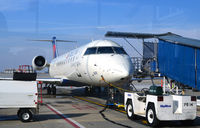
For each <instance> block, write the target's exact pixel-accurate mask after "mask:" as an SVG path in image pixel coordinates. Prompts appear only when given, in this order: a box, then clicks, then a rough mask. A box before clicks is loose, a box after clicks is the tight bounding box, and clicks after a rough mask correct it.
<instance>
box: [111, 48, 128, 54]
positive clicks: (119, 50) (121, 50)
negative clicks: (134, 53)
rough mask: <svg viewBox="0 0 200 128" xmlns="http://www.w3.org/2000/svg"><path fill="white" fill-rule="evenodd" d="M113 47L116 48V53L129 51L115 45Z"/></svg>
mask: <svg viewBox="0 0 200 128" xmlns="http://www.w3.org/2000/svg"><path fill="white" fill-rule="evenodd" d="M113 48H114V50H115V52H116V54H127V53H126V52H125V51H124V49H123V48H121V47H113Z"/></svg>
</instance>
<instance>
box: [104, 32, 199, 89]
mask: <svg viewBox="0 0 200 128" xmlns="http://www.w3.org/2000/svg"><path fill="white" fill-rule="evenodd" d="M105 36H106V37H118V38H125V39H126V38H135V39H142V40H143V45H144V39H149V38H156V39H158V43H157V56H156V58H153V60H155V61H151V62H150V63H154V64H153V66H154V69H155V68H156V69H158V72H160V73H161V74H162V75H163V76H166V77H168V78H170V79H172V80H174V81H176V82H177V83H179V84H181V85H187V86H189V87H192V88H194V89H196V90H200V86H199V85H200V40H196V39H191V38H186V37H182V36H180V35H177V34H173V33H171V32H168V33H163V34H148V33H127V32H107V33H106V35H105ZM142 66H144V64H142ZM151 72H152V70H151ZM153 72H156V70H155V71H153Z"/></svg>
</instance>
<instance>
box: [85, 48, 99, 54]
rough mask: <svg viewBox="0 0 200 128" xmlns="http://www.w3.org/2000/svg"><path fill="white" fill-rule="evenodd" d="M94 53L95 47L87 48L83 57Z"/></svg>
mask: <svg viewBox="0 0 200 128" xmlns="http://www.w3.org/2000/svg"><path fill="white" fill-rule="evenodd" d="M96 51H97V48H96V47H92V48H88V49H87V50H86V52H85V54H84V55H90V54H96Z"/></svg>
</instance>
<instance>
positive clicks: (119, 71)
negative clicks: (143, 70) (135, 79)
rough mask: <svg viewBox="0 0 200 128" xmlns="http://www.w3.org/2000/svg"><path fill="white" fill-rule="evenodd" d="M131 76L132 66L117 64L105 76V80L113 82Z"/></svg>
mask: <svg viewBox="0 0 200 128" xmlns="http://www.w3.org/2000/svg"><path fill="white" fill-rule="evenodd" d="M131 76H132V68H131V67H130V66H124V65H118V66H114V67H113V68H112V69H111V70H110V73H109V76H106V78H107V81H108V82H111V83H115V82H118V81H123V80H127V79H129V78H130V77H131Z"/></svg>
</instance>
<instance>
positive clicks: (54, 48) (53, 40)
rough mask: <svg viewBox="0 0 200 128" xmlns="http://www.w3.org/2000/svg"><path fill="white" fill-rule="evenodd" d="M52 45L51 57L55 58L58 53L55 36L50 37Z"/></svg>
mask: <svg viewBox="0 0 200 128" xmlns="http://www.w3.org/2000/svg"><path fill="white" fill-rule="evenodd" d="M52 46H53V58H56V57H57V55H58V52H57V49H56V37H55V36H54V37H53V38H52Z"/></svg>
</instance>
